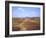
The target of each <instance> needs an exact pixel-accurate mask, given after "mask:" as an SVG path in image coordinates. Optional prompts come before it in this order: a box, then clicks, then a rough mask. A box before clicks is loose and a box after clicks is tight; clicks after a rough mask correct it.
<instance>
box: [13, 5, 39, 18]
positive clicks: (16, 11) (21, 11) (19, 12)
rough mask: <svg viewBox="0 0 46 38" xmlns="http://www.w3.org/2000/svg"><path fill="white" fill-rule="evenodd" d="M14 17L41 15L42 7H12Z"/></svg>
mask: <svg viewBox="0 0 46 38" xmlns="http://www.w3.org/2000/svg"><path fill="white" fill-rule="evenodd" d="M12 17H20V18H23V17H40V8H38V7H19V6H18V7H16V6H13V7H12Z"/></svg>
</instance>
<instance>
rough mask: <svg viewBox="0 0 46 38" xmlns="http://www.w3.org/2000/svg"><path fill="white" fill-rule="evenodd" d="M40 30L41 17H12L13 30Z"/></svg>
mask: <svg viewBox="0 0 46 38" xmlns="http://www.w3.org/2000/svg"><path fill="white" fill-rule="evenodd" d="M26 30H40V17H32V18H29V17H26V18H12V31H26Z"/></svg>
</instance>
